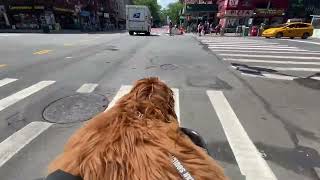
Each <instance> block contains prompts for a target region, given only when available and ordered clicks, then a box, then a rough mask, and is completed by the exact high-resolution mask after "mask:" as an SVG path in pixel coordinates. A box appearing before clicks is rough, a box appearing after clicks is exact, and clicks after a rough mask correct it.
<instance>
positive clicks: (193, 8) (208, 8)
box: [184, 4, 218, 14]
mask: <svg viewBox="0 0 320 180" xmlns="http://www.w3.org/2000/svg"><path fill="white" fill-rule="evenodd" d="M217 11H218V6H217V5H216V4H187V5H186V7H185V11H184V13H185V14H188V13H194V12H212V13H213V12H217Z"/></svg>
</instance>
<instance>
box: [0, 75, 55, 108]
mask: <svg viewBox="0 0 320 180" xmlns="http://www.w3.org/2000/svg"><path fill="white" fill-rule="evenodd" d="M53 83H55V81H40V82H38V83H37V84H34V85H32V86H30V87H28V88H26V89H23V90H21V91H19V92H17V93H15V94H12V95H10V96H8V97H6V98H3V99H1V100H0V111H2V110H4V109H6V108H7V107H9V106H11V105H13V104H15V103H16V102H18V101H20V100H22V99H24V98H26V97H28V96H30V95H32V94H34V93H36V92H38V91H40V90H41V89H43V88H45V87H47V86H49V85H51V84H53Z"/></svg>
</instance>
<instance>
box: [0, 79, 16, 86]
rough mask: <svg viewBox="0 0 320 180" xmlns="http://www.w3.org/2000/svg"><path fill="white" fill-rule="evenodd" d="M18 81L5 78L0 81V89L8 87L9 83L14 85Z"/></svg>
mask: <svg viewBox="0 0 320 180" xmlns="http://www.w3.org/2000/svg"><path fill="white" fill-rule="evenodd" d="M17 80H18V79H11V78H4V79H2V80H0V87H2V86H4V85H7V84H9V83H12V82H14V81H17Z"/></svg>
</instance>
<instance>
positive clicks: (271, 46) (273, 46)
mask: <svg viewBox="0 0 320 180" xmlns="http://www.w3.org/2000/svg"><path fill="white" fill-rule="evenodd" d="M209 47H235V48H237V47H245V48H286V49H298V48H297V47H289V46H277V45H270V46H268V45H262V46H260V45H259V46H255V45H250V46H247V45H243V44H239V45H236V44H235V45H209Z"/></svg>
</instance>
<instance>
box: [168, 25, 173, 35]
mask: <svg viewBox="0 0 320 180" xmlns="http://www.w3.org/2000/svg"><path fill="white" fill-rule="evenodd" d="M172 28H173V23H172V22H171V21H170V23H169V34H170V36H172Z"/></svg>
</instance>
